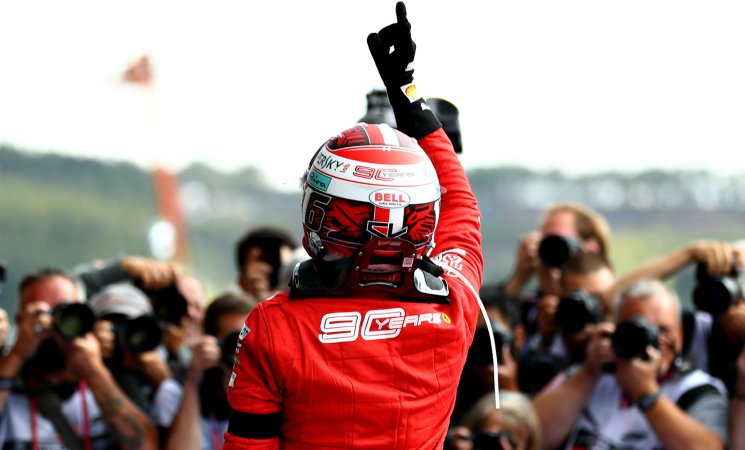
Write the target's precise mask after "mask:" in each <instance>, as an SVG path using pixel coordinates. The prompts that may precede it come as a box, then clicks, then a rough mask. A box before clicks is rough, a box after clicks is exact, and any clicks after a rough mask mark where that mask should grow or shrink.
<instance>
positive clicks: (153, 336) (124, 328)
mask: <svg viewBox="0 0 745 450" xmlns="http://www.w3.org/2000/svg"><path fill="white" fill-rule="evenodd" d="M114 334H115V335H116V340H117V344H118V345H119V347H120V348H121V349H122V350H124V351H125V352H126V353H133V354H140V353H145V352H149V351H150V350H153V349H155V348H156V347H157V346H158V345H159V344H160V341H161V340H162V338H163V329H162V328H161V327H160V324H159V323H158V319H156V318H155V317H154V316H149V315H142V316H139V317H134V318H126V319H123V320H120V321H117V322H114Z"/></svg>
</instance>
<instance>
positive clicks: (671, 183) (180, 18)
mask: <svg viewBox="0 0 745 450" xmlns="http://www.w3.org/2000/svg"><path fill="white" fill-rule="evenodd" d="M518 3H520V4H499V5H491V6H484V5H479V4H475V3H474V4H471V2H466V3H465V4H464V3H463V2H457V3H456V2H445V1H426V2H425V1H423V0H409V1H407V2H406V4H407V8H408V11H409V17H410V20H411V22H412V27H413V34H414V38H415V40H416V41H417V43H418V53H417V69H416V70H417V72H416V79H417V84H418V86H419V89H420V92H422V93H423V94H424V95H426V96H436V97H440V98H445V99H448V100H449V101H451V102H452V103H454V104H455V105H456V106H457V107H458V109H459V111H460V116H459V123H460V130H461V135H462V145H463V153H462V155H461V160H462V161H463V163H464V165H465V166H466V168H467V169H468V171H469V174H470V177H471V181H472V184H473V188H474V190H475V192H476V194H477V196H478V199H479V202H480V206H481V209H482V213H483V232H484V251H485V255H486V262H487V267H486V275H487V276H486V278H485V280H486V281H491V282H497V281H500V280H501V279H503V278H504V277H505V276H506V275H507V274H508V273H509V272H510V270H511V269H512V267H511V265H512V261H513V257H514V253H515V248H516V246H517V242H518V240H519V239H520V237H521V236H522V235H523V234H524V233H525V232H528V231H531V230H533V229H535V228H536V226H537V225H538V222H539V216H540V213H541V211H542V210H543V209H544V208H545V207H546V206H548V205H549V204H551V203H552V202H556V201H568V202H581V203H584V204H586V205H588V206H590V207H592V208H594V209H596V210H597V211H599V212H600V213H602V214H603V215H605V217H606V218H607V219H608V221H609V222H610V225H611V228H612V232H613V235H612V241H611V251H610V255H611V259H612V260H613V263H614V265H615V267H616V269H617V271H618V272H619V273H623V272H625V271H626V270H628V269H630V268H631V267H633V266H634V265H635V264H638V263H639V262H641V261H642V260H643V259H645V258H647V257H651V256H654V255H657V254H660V253H662V252H664V251H667V250H671V249H673V248H676V247H679V246H681V245H683V244H685V243H686V242H688V241H690V240H693V239H699V238H706V239H717V240H736V239H742V238H743V237H745V236H744V235H745V233H744V232H743V231H745V227H743V223H744V221H745V212H744V211H745V178H743V174H745V160H743V158H742V156H741V155H742V154H743V150H744V149H745V133H743V126H742V124H743V123H745V84H743V83H742V80H743V79H745V58H743V57H742V55H745V28H743V27H742V26H741V24H742V23H743V20H744V19H745V5H743V4H740V3H737V2H721V3H717V4H710V3H706V4H704V3H703V2H687V3H685V4H680V3H679V2H677V3H676V2H668V1H662V2H653V3H651V4H650V3H649V2H641V1H631V2H624V3H623V4H598V2H590V1H567V2H560V3H557V2H548V1H538V2H530V3H524V2H518ZM394 4H395V2H394V1H390V2H384V3H376V4H375V8H371V5H370V4H367V3H361V2H355V1H352V2H349V1H346V2H343V1H341V0H334V1H332V0H320V1H317V2H311V3H309V2H299V1H285V2H264V3H261V4H255V3H252V2H239V1H222V2H218V3H214V2H211V3H209V4H208V3H207V2H188V4H187V3H184V2H175V1H164V2H157V4H153V2H145V1H137V0H135V1H128V2H106V3H101V2H93V1H89V0H73V1H68V2H63V3H60V2H52V1H44V0H31V1H27V2H5V3H2V4H0V18H2V19H0V20H2V26H0V61H3V69H2V70H1V71H0V258H2V259H4V260H5V261H6V262H7V282H6V285H5V289H4V290H3V292H2V294H0V302H1V304H2V306H3V307H4V308H6V309H7V310H8V311H9V312H10V313H11V314H13V313H14V311H15V302H16V298H15V295H16V292H15V291H16V289H17V286H16V283H17V281H18V279H19V277H20V276H21V275H22V274H24V273H25V272H27V271H29V270H32V269H35V268H38V267H40V266H43V265H54V266H62V267H66V268H72V267H75V266H77V265H79V264H88V263H91V262H94V261H97V260H110V259H112V258H115V257H117V256H121V255H124V254H132V255H145V256H154V257H157V258H161V259H169V260H176V261H178V262H181V263H182V264H184V265H185V266H187V267H189V268H190V269H191V270H193V272H194V273H195V274H196V275H197V276H198V277H199V278H200V279H202V280H203V281H204V282H205V283H206V285H207V287H208V289H209V291H210V294H215V293H217V292H220V291H222V290H223V289H224V288H225V287H226V286H227V285H228V284H230V283H231V282H232V281H233V280H234V279H235V276H236V273H235V269H234V268H233V262H232V250H233V244H234V243H235V241H236V240H237V239H238V238H239V237H240V236H241V235H242V234H243V233H244V232H245V231H246V230H248V229H251V228H254V227H257V226H259V225H278V226H282V227H284V228H287V229H288V230H289V231H291V232H292V233H294V234H295V235H296V236H298V237H299V236H300V233H301V228H300V221H299V211H300V203H299V202H300V192H299V189H298V179H299V177H300V176H301V175H302V172H303V170H304V168H305V166H306V165H307V163H308V159H309V158H310V156H311V155H312V153H313V151H314V150H315V149H316V148H317V147H318V146H319V145H320V144H321V143H322V142H323V141H325V140H326V139H327V138H328V137H330V136H331V135H333V134H335V133H337V132H339V131H341V130H342V129H345V128H348V127H349V126H351V125H353V124H354V123H355V122H356V121H357V120H358V119H359V118H361V117H362V116H363V115H364V114H365V113H366V111H367V103H366V101H367V99H366V94H367V93H368V92H369V91H370V90H371V89H374V88H376V87H379V81H378V75H377V72H376V71H375V67H374V64H373V63H372V60H371V58H370V56H369V54H368V52H367V48H366V46H365V37H366V35H367V34H368V33H369V32H371V31H376V30H377V29H378V28H380V27H381V26H382V25H385V24H387V23H390V22H391V21H393V20H394V19H395V13H394ZM692 277H693V275H692V274H691V273H689V272H684V273H682V274H681V275H680V276H679V277H678V278H677V279H676V280H675V281H674V282H675V283H676V287H678V289H679V291H680V293H681V297H682V298H683V300H684V301H688V300H689V296H690V294H689V289H690V286H691V284H692Z"/></svg>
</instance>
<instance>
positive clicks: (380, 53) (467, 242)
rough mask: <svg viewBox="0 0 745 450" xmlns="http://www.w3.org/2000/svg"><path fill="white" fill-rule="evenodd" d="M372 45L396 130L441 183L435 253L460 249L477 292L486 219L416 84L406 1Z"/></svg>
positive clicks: (371, 40)
mask: <svg viewBox="0 0 745 450" xmlns="http://www.w3.org/2000/svg"><path fill="white" fill-rule="evenodd" d="M367 45H368V47H369V49H370V54H371V55H372V57H373V60H374V61H375V65H376V66H377V68H378V72H379V73H380V77H381V79H382V80H383V84H385V87H386V90H387V92H388V99H389V101H390V103H391V106H392V107H393V112H394V114H395V116H396V124H397V128H398V129H399V130H400V131H402V132H404V133H406V134H407V135H409V136H411V137H413V138H415V139H417V140H418V141H419V145H420V146H421V147H422V149H424V151H425V152H426V153H427V155H428V156H429V158H430V159H431V160H432V164H433V165H434V167H435V170H436V171H437V176H438V178H439V180H440V186H441V187H442V201H441V205H440V218H439V223H438V225H437V232H436V235H435V239H436V241H437V242H436V244H437V245H436V248H435V253H437V254H441V253H442V252H444V251H448V250H453V249H458V250H459V251H461V253H459V254H458V257H460V258H462V259H464V260H466V261H467V264H465V265H463V269H464V272H466V273H464V275H465V276H466V277H467V278H468V279H469V281H470V282H471V284H472V285H473V286H474V288H476V289H478V288H479V287H480V286H481V276H482V271H483V265H484V261H483V255H482V252H481V215H480V213H479V210H478V204H477V201H476V197H475V196H474V195H473V192H472V191H471V186H470V184H469V182H468V178H467V177H466V173H465V171H464V170H463V167H462V166H461V164H460V161H459V160H458V157H457V155H456V154H455V151H454V150H453V145H452V143H451V142H450V140H449V139H448V137H447V135H446V134H445V132H444V130H443V129H442V125H441V124H440V121H439V120H438V119H437V116H435V114H434V113H433V112H432V110H431V109H430V108H429V106H428V105H427V104H426V102H425V100H424V98H423V97H422V96H421V95H419V93H418V92H417V88H416V85H415V84H414V56H415V54H416V44H415V43H414V41H413V40H412V38H411V24H410V23H409V21H408V19H407V17H406V6H405V5H404V4H403V2H398V3H397V4H396V22H395V23H393V24H391V25H388V26H386V27H384V28H383V29H381V30H380V31H379V32H377V33H371V34H370V35H369V36H368V37H367ZM391 47H392V48H393V51H390V49H391Z"/></svg>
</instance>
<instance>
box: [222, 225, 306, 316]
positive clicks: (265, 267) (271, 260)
mask: <svg viewBox="0 0 745 450" xmlns="http://www.w3.org/2000/svg"><path fill="white" fill-rule="evenodd" d="M296 247H297V244H296V243H295V240H294V239H293V238H292V237H291V236H290V235H289V234H288V233H286V232H285V231H283V230H281V229H278V228H270V227H265V228H258V229H256V230H251V231H249V232H248V233H246V234H245V235H244V236H243V237H242V238H241V239H240V240H239V241H238V242H237V243H236V245H235V262H236V269H237V270H238V279H237V283H238V287H239V288H240V291H242V293H243V295H246V296H248V297H249V298H250V299H251V301H252V302H253V303H254V304H258V303H259V302H262V301H264V300H266V299H268V298H269V297H271V296H272V295H274V294H276V293H277V292H279V291H280V290H286V288H287V287H286V286H280V285H279V283H280V281H281V278H282V277H281V270H282V266H283V265H284V264H286V263H287V262H288V261H289V260H290V259H291V258H292V252H293V250H294V249H295V248H296Z"/></svg>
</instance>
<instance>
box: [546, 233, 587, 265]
mask: <svg viewBox="0 0 745 450" xmlns="http://www.w3.org/2000/svg"><path fill="white" fill-rule="evenodd" d="M580 251H582V244H581V243H580V242H579V241H577V240H576V239H572V238H570V237H568V236H560V235H558V234H551V235H548V236H545V237H544V238H543V239H541V241H540V242H539V243H538V258H539V259H540V260H541V264H543V265H544V266H546V267H551V268H559V267H561V265H562V264H564V263H565V262H566V260H568V259H569V257H571V256H573V255H576V254H577V253H579V252H580Z"/></svg>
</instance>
